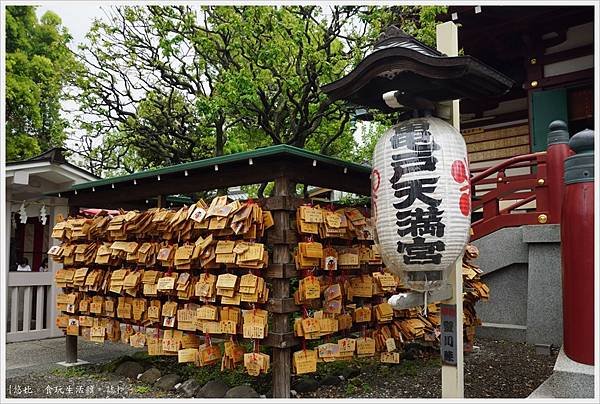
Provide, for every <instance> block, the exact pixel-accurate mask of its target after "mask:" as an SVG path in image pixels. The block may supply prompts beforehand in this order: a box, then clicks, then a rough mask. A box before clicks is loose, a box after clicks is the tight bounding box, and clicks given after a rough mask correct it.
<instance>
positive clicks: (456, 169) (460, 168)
mask: <svg viewBox="0 0 600 404" xmlns="http://www.w3.org/2000/svg"><path fill="white" fill-rule="evenodd" d="M451 172H452V178H454V181H456V182H458V183H459V184H461V183H463V182H464V181H465V180H466V179H467V169H466V167H465V163H463V162H462V161H460V160H456V161H454V163H452V168H451Z"/></svg>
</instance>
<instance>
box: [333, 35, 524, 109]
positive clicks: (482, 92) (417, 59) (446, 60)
mask: <svg viewBox="0 0 600 404" xmlns="http://www.w3.org/2000/svg"><path fill="white" fill-rule="evenodd" d="M514 84H515V83H514V81H513V80H511V79H510V78H509V77H507V76H505V75H504V74H502V73H500V72H499V71H497V70H495V69H493V68H492V67H490V66H487V65H485V64H484V63H481V62H480V61H479V60H477V59H475V58H474V57H471V56H452V57H450V56H446V55H444V54H443V53H441V52H439V51H437V50H436V49H433V48H431V47H429V46H427V45H425V44H424V43H422V42H420V41H418V40H417V39H415V38H414V37H412V36H410V35H408V34H406V33H405V32H404V31H402V30H401V29H400V28H398V27H396V26H391V27H390V28H388V30H387V31H386V32H385V33H384V34H382V35H381V36H380V38H379V39H378V40H377V42H376V43H375V45H374V47H373V50H372V51H371V52H370V53H369V54H368V55H367V56H366V57H365V58H364V59H363V60H362V61H361V62H360V63H359V64H358V66H356V68H355V69H354V70H352V71H351V72H350V73H348V74H347V75H346V76H344V77H342V78H341V79H339V80H337V81H334V82H333V83H330V84H327V85H325V86H323V87H322V90H323V91H324V92H325V93H327V95H328V96H329V97H330V98H331V99H333V100H346V101H348V102H351V103H353V104H356V105H361V106H364V107H368V108H376V109H379V110H381V111H382V112H393V111H398V108H401V107H394V106H393V105H392V106H390V105H389V104H388V103H386V102H385V101H384V99H383V94H384V93H389V92H396V93H395V94H394V95H395V97H394V98H395V99H396V101H397V103H398V104H401V105H402V106H404V107H407V108H409V109H414V108H417V109H421V108H423V107H424V106H425V105H427V104H430V103H434V102H440V101H448V100H454V99H461V98H470V99H477V98H484V97H498V96H501V95H503V94H505V93H507V92H508V91H509V90H510V88H511V87H512V86H513V85H514ZM392 104H394V103H392Z"/></svg>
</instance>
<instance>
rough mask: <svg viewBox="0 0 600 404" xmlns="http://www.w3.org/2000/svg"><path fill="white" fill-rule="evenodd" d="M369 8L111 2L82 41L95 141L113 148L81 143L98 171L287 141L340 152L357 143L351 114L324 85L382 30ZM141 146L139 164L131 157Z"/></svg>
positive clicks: (86, 103)
mask: <svg viewBox="0 0 600 404" xmlns="http://www.w3.org/2000/svg"><path fill="white" fill-rule="evenodd" d="M365 11H368V10H367V9H366V8H365V9H361V8H359V7H333V8H331V9H328V10H327V13H324V11H323V10H322V9H321V8H320V7H316V6H309V7H202V8H190V7H183V6H176V7H171V6H169V7H158V6H153V7H113V8H111V9H109V10H108V11H107V19H105V20H99V21H96V22H95V24H94V25H93V27H92V30H91V31H90V33H89V35H88V39H89V44H87V45H85V46H83V47H82V49H81V58H82V62H84V64H85V65H86V68H87V69H86V70H85V71H82V74H81V75H80V77H81V79H80V82H79V85H80V88H81V90H82V92H81V94H80V95H78V99H79V100H80V101H81V103H82V111H83V113H84V114H83V116H82V121H83V123H84V126H83V127H84V128H86V129H87V130H88V134H87V135H86V136H85V137H87V138H89V137H93V136H102V137H104V143H103V147H104V148H105V150H100V151H99V148H98V146H97V145H96V142H93V141H90V140H89V139H87V140H86V139H82V142H81V143H80V145H81V146H83V147H82V148H81V149H80V152H81V153H83V154H84V157H85V160H86V161H88V162H89V166H88V168H89V169H91V170H93V171H96V172H97V171H98V170H100V171H101V170H107V169H109V170H110V169H113V170H114V169H125V170H134V169H137V168H139V165H140V164H141V165H142V166H145V167H148V166H159V165H167V164H176V163H180V162H184V161H190V160H195V159H199V158H205V157H209V156H213V155H220V154H224V153H228V152H231V151H238V150H244V149H252V148H256V147H259V146H264V145H269V144H279V143H287V144H291V145H294V146H298V147H309V148H312V149H315V150H317V151H320V152H323V153H335V154H339V152H340V151H342V149H343V145H345V144H348V143H351V140H352V133H351V130H350V128H349V127H350V125H349V121H350V111H349V110H348V109H347V107H345V106H344V105H342V104H341V103H337V104H332V103H331V101H330V100H328V99H327V97H326V96H325V94H323V93H322V92H321V91H320V86H321V85H323V84H325V83H328V82H330V81H333V80H335V79H337V78H339V77H340V76H341V75H343V73H344V72H345V71H347V69H348V68H349V67H351V66H352V65H354V64H355V63H356V62H357V61H358V60H360V58H361V57H362V54H363V52H364V50H365V49H366V46H367V44H368V43H370V42H371V41H372V39H373V38H374V37H375V36H376V35H377V34H378V31H377V30H373V29H367V28H368V27H370V25H369V24H366V23H364V20H363V19H362V18H361V15H362V13H364V12H365ZM90 118H91V119H90ZM106 151H110V153H111V155H110V156H106V154H107V153H106ZM132 154H135V155H136V156H137V158H136V159H130V160H129V162H130V163H132V165H128V164H126V163H125V161H124V159H123V158H122V157H124V156H126V155H130V156H131V155H132Z"/></svg>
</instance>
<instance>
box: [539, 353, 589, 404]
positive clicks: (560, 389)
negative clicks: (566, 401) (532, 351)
mask: <svg viewBox="0 0 600 404" xmlns="http://www.w3.org/2000/svg"><path fill="white" fill-rule="evenodd" d="M528 398H594V366H590V365H584V364H582V363H579V362H575V361H574V360H572V359H570V358H569V357H568V356H567V355H566V354H565V351H564V349H563V348H562V347H561V348H560V353H559V354H558V358H556V363H555V364H554V373H552V375H551V376H550V377H549V378H548V379H546V381H545V382H544V383H542V384H541V385H540V386H539V387H538V388H537V389H535V390H534V392H533V393H531V395H530V396H529V397H528Z"/></svg>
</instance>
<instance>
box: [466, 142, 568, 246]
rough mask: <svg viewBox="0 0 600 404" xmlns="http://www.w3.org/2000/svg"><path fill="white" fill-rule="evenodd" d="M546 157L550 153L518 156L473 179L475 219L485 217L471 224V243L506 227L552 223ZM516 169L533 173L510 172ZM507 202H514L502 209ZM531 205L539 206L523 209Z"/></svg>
mask: <svg viewBox="0 0 600 404" xmlns="http://www.w3.org/2000/svg"><path fill="white" fill-rule="evenodd" d="M546 157H547V153H546V152H538V153H531V154H525V155H521V156H516V157H513V158H510V159H507V160H505V161H503V162H501V163H499V164H497V165H495V166H493V167H490V168H487V169H484V170H483V171H481V172H479V173H476V174H475V175H474V176H473V177H472V178H471V195H472V207H471V209H472V212H473V216H474V217H477V216H480V215H482V217H481V218H480V219H478V220H476V221H474V222H473V223H472V225H471V228H472V235H471V240H476V239H478V238H481V237H483V236H486V235H488V234H490V233H493V232H495V231H496V230H499V229H502V228H504V227H515V226H522V225H527V224H544V223H550V221H549V206H548V201H549V197H550V195H549V189H548V178H547V175H548V171H547V164H546ZM515 168H529V170H528V171H529V173H527V174H523V173H519V174H516V175H510V174H508V173H507V172H508V171H509V170H511V169H515ZM492 184H494V185H495V186H494V187H491V188H490V189H476V187H477V186H481V185H492ZM553 197H554V196H553ZM556 197H559V196H556ZM560 197H562V195H560ZM503 201H511V202H513V203H511V204H510V205H508V206H506V207H503V208H501V202H503ZM530 202H535V207H531V208H528V209H525V208H523V206H524V205H527V204H529V203H530Z"/></svg>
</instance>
